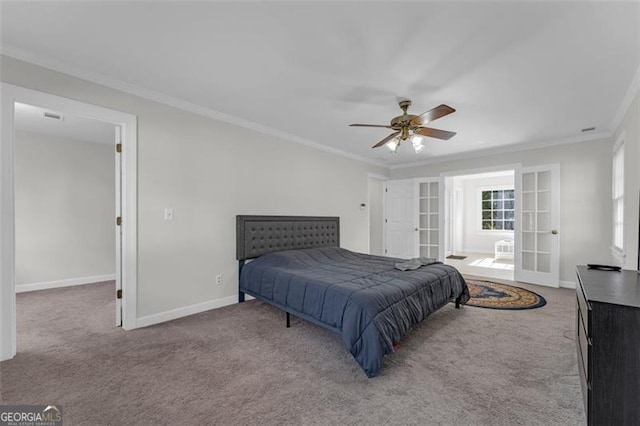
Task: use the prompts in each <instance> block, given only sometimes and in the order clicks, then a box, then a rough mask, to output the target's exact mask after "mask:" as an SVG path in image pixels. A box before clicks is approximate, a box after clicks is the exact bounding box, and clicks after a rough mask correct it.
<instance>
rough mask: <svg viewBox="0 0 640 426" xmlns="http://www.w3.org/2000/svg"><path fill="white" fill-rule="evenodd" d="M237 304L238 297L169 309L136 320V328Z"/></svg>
mask: <svg viewBox="0 0 640 426" xmlns="http://www.w3.org/2000/svg"><path fill="white" fill-rule="evenodd" d="M235 303H238V296H237V295H236V296H228V297H223V298H221V299H214V300H208V301H206V302H201V303H196V304H194V305H190V306H184V307H182V308H176V309H171V310H170V311H165V312H160V313H157V314H152V315H147V316H144V317H141V318H138V323H137V326H138V327H148V326H150V325H154V324H159V323H161V322H165V321H171V320H174V319H178V318H182V317H186V316H189V315H193V314H199V313H200V312H204V311H209V310H211V309H216V308H221V307H223V306H229V305H233V304H235Z"/></svg>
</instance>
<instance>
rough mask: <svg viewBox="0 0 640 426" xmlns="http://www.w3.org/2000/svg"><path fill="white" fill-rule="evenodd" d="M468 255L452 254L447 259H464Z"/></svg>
mask: <svg viewBox="0 0 640 426" xmlns="http://www.w3.org/2000/svg"><path fill="white" fill-rule="evenodd" d="M466 258H467V256H460V255H457V254H452V255H451V256H447V259H453V260H462V259H466Z"/></svg>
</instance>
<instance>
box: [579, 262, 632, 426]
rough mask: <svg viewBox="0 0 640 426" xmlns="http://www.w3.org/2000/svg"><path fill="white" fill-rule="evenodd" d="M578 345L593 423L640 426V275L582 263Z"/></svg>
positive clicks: (583, 388) (580, 373) (584, 394)
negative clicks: (590, 266)
mask: <svg viewBox="0 0 640 426" xmlns="http://www.w3.org/2000/svg"><path fill="white" fill-rule="evenodd" d="M577 274H578V281H577V285H576V348H577V355H578V372H579V375H580V382H581V385H582V395H583V397H584V404H585V413H586V417H587V424H588V425H640V274H638V271H630V270H623V271H621V272H615V271H600V270H595V269H588V268H587V267H586V266H578V267H577Z"/></svg>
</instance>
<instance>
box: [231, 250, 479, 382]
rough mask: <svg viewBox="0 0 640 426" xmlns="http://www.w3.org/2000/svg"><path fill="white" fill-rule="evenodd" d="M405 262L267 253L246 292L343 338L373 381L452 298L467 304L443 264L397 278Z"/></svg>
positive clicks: (463, 289) (243, 282) (330, 253)
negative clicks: (399, 345)
mask: <svg viewBox="0 0 640 426" xmlns="http://www.w3.org/2000/svg"><path fill="white" fill-rule="evenodd" d="M400 261H401V260H399V259H393V258H389V257H380V256H371V255H367V254H361V253H354V252H351V251H349V250H345V249H342V248H338V247H323V248H314V249H306V250H290V251H281V252H275V253H269V254H265V255H262V256H260V257H259V258H257V259H255V260H253V261H252V262H249V263H247V264H246V265H245V266H244V267H243V268H242V273H241V275H240V291H241V292H245V293H247V294H250V295H252V296H254V297H256V298H258V299H261V300H263V301H266V302H268V303H270V304H272V305H275V306H277V307H279V308H281V309H283V310H286V311H288V312H291V313H293V314H295V315H298V316H300V317H302V318H305V319H308V320H310V321H313V322H315V323H317V324H320V325H322V326H324V327H327V328H329V329H332V330H334V331H337V332H339V333H340V334H341V335H342V341H343V342H344V345H345V346H346V347H347V349H348V350H349V351H350V352H351V354H352V355H353V356H354V357H355V359H356V361H357V362H358V363H359V364H360V365H361V366H362V368H363V369H364V371H365V373H366V374H367V376H369V377H374V376H376V375H378V374H379V372H380V369H381V367H382V358H383V357H384V355H385V354H388V353H391V352H393V344H394V343H395V342H398V341H399V340H400V339H401V338H402V337H403V336H404V335H405V334H407V333H408V332H409V330H411V328H412V327H413V326H414V325H416V324H418V323H419V322H420V321H422V320H423V319H425V318H426V317H427V316H429V315H430V314H431V313H433V312H435V311H436V310H438V309H440V308H441V307H443V306H444V305H446V304H447V303H448V302H449V300H450V299H451V298H457V297H458V296H461V302H462V303H466V302H467V300H469V290H468V288H467V284H466V283H465V281H464V278H463V277H462V275H460V273H459V272H458V270H457V269H455V268H454V267H452V266H448V265H444V264H442V263H437V264H433V265H428V266H423V267H421V268H419V269H416V270H410V271H399V270H397V269H395V267H394V265H395V263H397V262H400Z"/></svg>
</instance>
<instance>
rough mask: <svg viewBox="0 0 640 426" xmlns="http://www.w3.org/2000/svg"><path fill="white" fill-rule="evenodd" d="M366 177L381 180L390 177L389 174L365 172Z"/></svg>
mask: <svg viewBox="0 0 640 426" xmlns="http://www.w3.org/2000/svg"><path fill="white" fill-rule="evenodd" d="M367 178H371V179H378V180H382V181H384V180H389V179H391V178H390V177H389V176H385V175H381V174H378V173H367Z"/></svg>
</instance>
